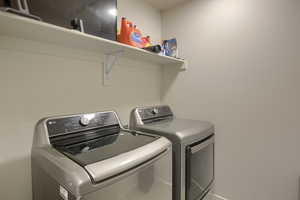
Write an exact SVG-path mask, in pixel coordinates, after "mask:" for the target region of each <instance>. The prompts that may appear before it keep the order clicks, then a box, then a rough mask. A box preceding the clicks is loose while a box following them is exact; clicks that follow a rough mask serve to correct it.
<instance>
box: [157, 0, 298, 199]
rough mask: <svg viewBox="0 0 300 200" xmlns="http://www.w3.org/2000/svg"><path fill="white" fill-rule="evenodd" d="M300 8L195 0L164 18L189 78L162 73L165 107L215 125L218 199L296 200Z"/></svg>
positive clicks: (282, 0)
mask: <svg viewBox="0 0 300 200" xmlns="http://www.w3.org/2000/svg"><path fill="white" fill-rule="evenodd" d="M299 10H300V1H299V0H288V1H287V0H193V1H190V2H189V3H187V4H185V5H181V6H180V7H177V8H176V9H173V10H170V11H167V12H164V13H163V15H162V17H163V37H173V36H174V37H177V39H178V40H179V48H180V54H181V55H182V56H183V57H186V58H187V59H189V63H190V65H189V69H188V71H186V72H184V73H180V74H176V73H175V72H174V71H172V70H171V69H168V68H165V72H164V78H163V80H164V90H163V92H162V95H163V101H164V102H165V103H168V104H171V106H172V107H173V108H174V109H175V113H176V114H177V115H178V116H180V117H186V118H196V119H204V120H210V121H213V122H214V123H215V125H216V131H217V132H216V185H215V192H216V193H217V194H220V195H223V196H225V197H227V198H228V199H230V200H283V199H284V200H296V199H298V190H299V175H300V157H299V152H300V145H299V144H300V130H299V124H300V105H299V102H300V78H299V75H300V37H299V35H300V23H299V21H300V12H299Z"/></svg>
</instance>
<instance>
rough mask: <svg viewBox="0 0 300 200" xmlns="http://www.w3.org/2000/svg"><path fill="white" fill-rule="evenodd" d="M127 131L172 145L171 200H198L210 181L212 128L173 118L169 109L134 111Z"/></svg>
mask: <svg viewBox="0 0 300 200" xmlns="http://www.w3.org/2000/svg"><path fill="white" fill-rule="evenodd" d="M129 129H131V130H137V131H145V132H149V133H153V134H157V135H160V136H165V137H167V138H168V139H169V140H171V142H172V143H173V181H174V182H173V185H174V189H173V192H174V193H173V199H174V200H199V199H202V198H204V197H205V195H206V194H207V193H208V192H209V190H210V189H211V187H212V184H213V181H214V126H213V124H212V123H210V122H204V121H198V120H188V119H179V118H176V117H175V116H174V114H173V112H172V110H171V108H170V107H169V106H151V107H139V108H135V109H133V110H132V112H131V116H130V123H129Z"/></svg>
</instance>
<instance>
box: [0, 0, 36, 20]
mask: <svg viewBox="0 0 300 200" xmlns="http://www.w3.org/2000/svg"><path fill="white" fill-rule="evenodd" d="M0 10H2V11H4V12H8V13H13V14H16V15H20V16H23V17H28V18H31V19H35V20H39V21H41V18H40V17H37V16H34V15H32V14H30V12H29V9H28V3H27V0H0Z"/></svg>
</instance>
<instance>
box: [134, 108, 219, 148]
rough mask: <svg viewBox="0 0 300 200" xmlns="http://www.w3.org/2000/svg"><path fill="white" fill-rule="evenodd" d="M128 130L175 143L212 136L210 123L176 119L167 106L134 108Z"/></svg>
mask: <svg viewBox="0 0 300 200" xmlns="http://www.w3.org/2000/svg"><path fill="white" fill-rule="evenodd" d="M130 129H132V130H140V131H146V132H149V133H154V134H158V135H162V136H165V137H167V138H168V139H170V140H172V142H175V143H190V142H194V141H195V140H202V139H205V138H207V137H209V136H210V135H212V134H214V126H213V124H212V123H210V122H206V121H199V120H190V119H179V118H176V117H175V116H174V114H173V112H172V111H171V109H170V107H169V106H152V107H142V108H135V109H134V110H133V111H132V112H131V116H130Z"/></svg>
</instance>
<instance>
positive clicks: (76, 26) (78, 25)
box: [71, 18, 84, 33]
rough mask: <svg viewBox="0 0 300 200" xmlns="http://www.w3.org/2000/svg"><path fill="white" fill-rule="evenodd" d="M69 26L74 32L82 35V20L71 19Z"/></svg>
mask: <svg viewBox="0 0 300 200" xmlns="http://www.w3.org/2000/svg"><path fill="white" fill-rule="evenodd" d="M71 26H72V27H73V29H74V30H78V31H80V32H82V33H84V26H83V21H82V19H77V18H75V19H73V20H72V21H71Z"/></svg>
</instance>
